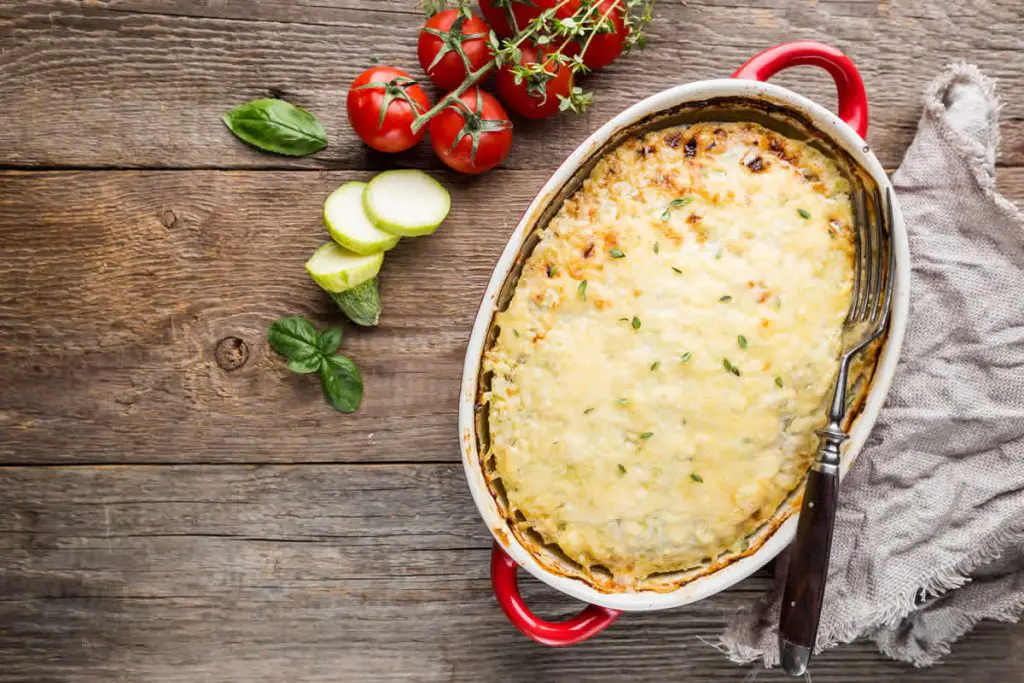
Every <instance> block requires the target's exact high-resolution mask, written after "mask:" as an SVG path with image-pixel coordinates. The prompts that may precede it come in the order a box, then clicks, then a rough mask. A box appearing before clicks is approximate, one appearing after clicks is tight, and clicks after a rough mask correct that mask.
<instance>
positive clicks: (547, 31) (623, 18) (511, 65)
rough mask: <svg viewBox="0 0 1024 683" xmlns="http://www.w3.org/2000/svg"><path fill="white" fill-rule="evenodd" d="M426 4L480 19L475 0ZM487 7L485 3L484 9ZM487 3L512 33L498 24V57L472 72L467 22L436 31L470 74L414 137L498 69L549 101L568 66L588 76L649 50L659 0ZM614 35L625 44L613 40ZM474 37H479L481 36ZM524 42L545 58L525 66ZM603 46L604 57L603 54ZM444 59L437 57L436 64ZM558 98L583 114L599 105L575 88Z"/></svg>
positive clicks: (493, 43)
mask: <svg viewBox="0 0 1024 683" xmlns="http://www.w3.org/2000/svg"><path fill="white" fill-rule="evenodd" d="M421 4H422V5H423V7H424V10H425V11H426V13H427V16H434V15H436V14H438V13H440V12H443V11H446V10H449V9H456V10H457V11H458V12H459V13H460V14H461V15H462V16H463V17H464V18H465V19H467V20H468V19H470V18H471V17H473V16H474V15H473V13H472V11H471V9H470V2H469V0H424V1H423V2H421ZM484 4H485V3H483V2H482V3H481V5H482V6H483V5H484ZM486 5H487V8H488V9H489V10H491V13H493V11H495V10H503V11H504V16H505V19H506V20H507V27H506V28H508V29H509V30H510V32H511V35H510V36H508V37H499V36H498V34H497V33H496V32H495V29H496V27H495V26H494V23H495V22H494V21H493V20H492V22H491V23H492V25H491V29H492V30H490V31H489V32H488V35H487V40H488V43H489V46H490V48H491V51H492V55H493V57H492V58H491V59H490V60H489V61H487V62H486V63H484V64H483V65H482V66H479V67H478V68H472V64H471V62H470V59H469V57H467V55H466V53H465V51H464V49H463V46H462V40H461V39H460V36H461V30H460V27H461V24H462V21H461V19H460V20H459V21H458V23H457V24H455V25H453V27H452V30H450V31H448V32H447V33H440V32H430V33H431V34H432V35H436V36H437V37H439V38H440V39H441V40H443V41H444V48H443V49H444V51H445V54H448V53H450V52H455V53H456V54H458V56H459V58H460V59H461V60H462V63H463V64H464V65H465V67H466V76H465V78H464V79H463V81H462V82H461V83H460V84H459V85H458V86H457V87H456V88H454V89H453V90H452V91H451V92H449V93H448V94H447V95H445V96H444V97H442V98H441V100H440V101H439V102H438V103H437V104H435V105H434V106H433V107H431V108H430V109H429V110H427V111H426V112H422V113H419V114H418V115H417V116H416V118H415V120H414V121H413V123H412V131H413V132H414V133H416V132H418V131H419V130H421V129H422V128H423V126H425V125H426V124H427V123H428V122H429V121H430V120H431V119H432V118H434V117H435V116H437V115H438V114H439V113H440V112H442V111H444V110H445V109H446V108H448V107H459V106H460V105H459V104H456V103H457V102H460V98H461V96H462V95H463V94H465V93H466V92H467V91H468V90H469V89H470V88H472V87H473V86H475V85H477V84H478V83H480V82H481V81H482V80H483V79H484V78H485V77H486V76H487V75H488V74H489V73H490V72H491V71H493V70H496V69H499V68H506V69H508V70H509V71H511V73H512V75H513V76H514V78H515V80H516V83H517V84H518V83H521V82H525V83H526V84H527V92H529V93H530V95H531V96H533V97H536V98H538V99H539V100H543V99H544V98H545V97H546V93H547V91H546V85H547V83H548V82H549V81H551V79H552V78H554V77H555V76H556V74H557V73H558V71H559V70H560V67H561V66H565V67H568V68H569V69H570V70H571V71H572V74H573V75H583V74H586V73H587V72H589V71H591V70H592V69H593V68H600V67H601V66H605V65H606V64H608V63H610V62H611V61H612V60H613V59H615V58H616V57H617V56H618V54H619V53H620V52H622V53H625V52H628V51H629V50H631V49H633V48H643V47H644V44H645V40H644V34H643V29H644V27H645V26H646V25H647V24H648V23H649V22H650V21H651V17H652V11H653V6H654V0H557V1H553V0H548V1H544V0H531V1H529V2H522V1H520V0H486ZM525 10H529V11H528V12H526V11H525ZM486 14H488V12H485V15H486ZM517 15H519V16H517ZM524 16H530V17H531V18H529V21H527V22H526V23H525V25H523V26H520V22H519V18H521V17H524ZM503 32H504V30H503ZM609 36H614V37H615V38H616V39H618V38H621V40H611V41H609V40H608V37H609ZM473 37H474V38H478V36H476V35H473ZM602 37H604V38H602ZM524 44H527V45H530V46H532V47H534V48H535V49H536V51H537V54H538V55H539V60H538V61H537V62H530V61H525V63H524V60H523V46H524ZM598 46H600V47H601V48H602V50H603V51H604V52H603V54H600V55H599V54H597V51H596V48H597V47H598ZM439 58H440V57H438V58H435V63H436V61H437V60H438V59H439ZM595 65H599V66H595ZM558 98H559V109H560V110H562V111H573V112H576V113H579V112H582V111H583V110H584V109H586V107H587V106H589V105H590V103H591V102H593V98H594V95H593V93H592V92H590V91H587V90H584V89H583V88H581V87H579V86H576V85H573V86H572V87H571V88H570V89H569V92H568V94H567V95H562V94H559V95H558Z"/></svg>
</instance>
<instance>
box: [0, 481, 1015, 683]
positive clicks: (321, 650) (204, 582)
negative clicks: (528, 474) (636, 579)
mask: <svg viewBox="0 0 1024 683" xmlns="http://www.w3.org/2000/svg"><path fill="white" fill-rule="evenodd" d="M0 475H2V476H0V500H3V501H4V506H3V508H2V511H0V633H2V635H3V637H2V638H0V680H2V681H22V680H24V681H28V680H31V681H34V682H41V681H66V680H76V681H101V680H102V681H131V682H133V683H135V682H137V681H161V682H164V681H166V682H179V681H180V682H182V683H194V682H196V681H204V682H205V681H237V680H261V681H262V680H266V681H280V680H290V681H299V680H301V681H338V680H341V681H353V682H355V681H359V682H362V681H393V680H415V681H444V680H447V681H492V680H512V681H535V680H544V681H548V680H561V681H587V682H597V683H600V682H602V681H614V680H625V678H624V675H625V674H626V673H628V680H636V681H664V680H667V679H668V678H671V679H672V680H675V679H676V678H678V679H684V680H685V679H692V680H700V681H710V680H722V681H725V680H729V681H735V680H738V679H739V678H741V677H742V676H743V675H744V674H747V675H750V676H755V677H756V680H783V678H782V676H781V675H780V674H778V673H772V674H768V673H765V672H755V671H753V670H751V671H748V672H743V671H741V670H738V669H736V668H735V667H733V666H732V665H731V664H729V663H727V662H726V661H725V659H724V658H723V657H722V656H721V655H719V654H718V653H716V652H715V651H714V650H713V649H712V648H711V647H710V646H709V645H707V644H706V642H704V641H702V640H701V639H705V640H710V639H713V638H714V637H715V636H716V635H717V633H718V632H719V631H720V630H721V628H722V626H723V624H724V623H725V620H726V619H727V618H728V616H729V615H730V614H731V613H732V612H733V611H735V610H736V609H738V608H740V607H742V606H743V605H745V604H748V603H749V601H751V600H753V599H754V598H755V597H756V596H757V595H758V594H760V593H761V592H762V591H763V590H765V589H766V588H767V586H768V584H769V581H770V579H769V578H768V577H767V575H766V573H764V572H762V573H761V574H759V575H758V576H757V577H755V578H753V579H750V580H748V581H746V582H744V583H742V584H740V585H739V586H737V587H736V588H734V589H732V590H730V591H728V592H726V593H724V594H721V595H719V596H716V597H714V598H712V599H709V600H706V601H702V602H700V603H697V604H695V605H692V606H689V607H686V608H682V609H678V610H672V611H667V612H661V613H650V614H636V615H627V616H626V617H624V618H623V619H622V621H620V623H618V624H616V625H615V627H613V628H612V629H611V630H609V631H608V632H607V633H606V634H603V635H602V636H600V637H599V638H598V639H596V640H594V641H592V642H590V643H587V644H584V645H582V646H578V647H574V648H570V649H567V650H562V651H555V650H548V649H543V648H540V647H538V646H535V645H533V644H531V643H529V642H528V641H526V640H525V639H524V638H522V637H521V636H519V635H518V634H517V633H516V632H515V631H514V630H513V629H512V627H511V626H510V625H509V624H508V623H507V621H506V620H505V618H504V616H503V615H502V614H501V612H500V610H499V609H498V607H497V605H495V604H494V601H493V598H492V597H491V593H490V586H489V581H488V577H487V553H488V550H487V547H488V535H487V532H486V530H485V529H484V527H483V525H482V524H481V523H480V522H479V520H478V519H477V517H476V513H475V508H474V507H473V505H472V502H471V500H470V498H469V495H468V491H467V490H466V485H465V482H464V480H463V478H462V473H461V470H460V468H459V467H458V466H456V465H420V466H380V467H366V466H303V467H275V466H270V467H240V466H224V467H211V466H198V467H195V466H193V467H144V466H128V467H60V468H39V467H31V468H20V467H8V468H4V469H2V470H0ZM524 584H525V585H526V592H527V594H528V596H529V598H530V600H531V601H532V604H535V605H536V606H537V608H538V611H539V612H541V613H543V614H547V615H551V616H556V615H561V614H567V613H568V612H569V611H570V610H571V609H573V603H572V601H570V600H568V599H564V598H562V597H560V596H559V595H557V594H556V593H554V592H553V591H552V590H550V589H548V588H546V587H544V586H541V585H539V584H538V583H537V582H535V581H532V580H526V581H524ZM1022 645H1024V631H1022V630H1021V627H1020V626H1009V625H1002V624H984V625H982V626H981V627H980V628H979V629H978V630H977V631H976V632H975V633H973V634H972V635H971V636H970V637H969V638H967V639H966V640H964V641H963V642H961V643H959V644H958V645H957V647H956V648H955V651H954V654H953V655H951V656H950V657H949V659H948V660H947V662H946V663H945V664H943V665H942V666H940V667H937V668H935V669H931V670H927V671H915V670H913V669H911V668H909V667H906V666H903V665H898V664H895V663H891V662H887V661H884V660H882V659H881V658H880V657H879V656H878V655H876V654H874V652H873V650H872V647H871V646H870V644H868V643H858V644H855V645H852V646H849V647H845V648H841V649H839V650H837V651H833V652H831V653H829V654H827V655H825V656H823V657H821V658H819V659H817V660H816V661H815V665H814V671H813V675H814V680H816V681H864V682H867V681H877V680H892V679H896V678H898V679H899V680H901V681H926V680H927V681H1008V680H1016V678H1015V677H1016V676H1017V675H1018V674H1019V671H1020V666H1021V662H1020V651H1021V646H1022Z"/></svg>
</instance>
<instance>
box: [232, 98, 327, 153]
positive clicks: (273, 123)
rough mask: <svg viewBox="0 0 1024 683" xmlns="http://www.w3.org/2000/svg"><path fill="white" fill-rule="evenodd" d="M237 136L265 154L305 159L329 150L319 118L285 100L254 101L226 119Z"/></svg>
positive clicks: (240, 107)
mask: <svg viewBox="0 0 1024 683" xmlns="http://www.w3.org/2000/svg"><path fill="white" fill-rule="evenodd" d="M222 118H223V120H224V125H226V126H227V127H228V129H229V130H230V131H231V132H232V133H234V134H235V135H236V136H238V137H239V138H241V139H242V140H244V141H245V142H248V143H249V144H250V145H252V146H254V147H258V148H259V149H262V150H263V151H264V152H273V153H274V154H283V155H285V156H290V157H302V156H306V155H307V154H312V153H313V152H319V151H320V150H321V149H323V148H324V147H326V146H327V133H326V131H324V127H323V126H321V125H320V122H319V121H317V120H316V117H315V116H313V115H312V114H310V113H309V112H308V111H306V110H305V109H301V108H299V107H296V106H295V105H294V104H292V103H290V102H285V101H284V100H270V99H267V100H253V101H252V102H246V103H245V104H243V105H240V106H238V107H235V108H234V109H232V110H231V111H229V112H228V113H227V114H224V116H223V117H222Z"/></svg>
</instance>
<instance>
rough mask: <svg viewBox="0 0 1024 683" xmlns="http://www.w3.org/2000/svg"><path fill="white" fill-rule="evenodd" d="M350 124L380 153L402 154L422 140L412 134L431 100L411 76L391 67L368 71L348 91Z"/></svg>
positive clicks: (421, 135)
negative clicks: (413, 127)
mask: <svg viewBox="0 0 1024 683" xmlns="http://www.w3.org/2000/svg"><path fill="white" fill-rule="evenodd" d="M347 108H348V121H349V123H350V124H352V128H353V129H354V130H355V131H356V135H358V136H359V137H360V138H362V140H363V142H365V143H366V144H368V145H369V146H370V147H373V148H374V149H376V150H379V151H381V152H401V151H404V150H407V149H409V148H410V147H412V146H413V145H415V144H416V143H417V142H419V141H420V140H422V139H423V133H424V131H423V130H420V131H419V132H418V133H413V132H412V128H411V126H412V122H413V119H415V118H416V115H417V114H422V113H423V112H425V111H427V110H428V109H430V98H429V97H427V93H425V92H423V88H421V87H420V86H419V85H417V84H416V81H414V80H413V79H412V78H410V77H409V74H407V73H405V72H404V71H402V70H401V69H395V68H392V67H390V66H375V67H371V68H369V69H367V70H366V71H364V72H363V73H361V74H359V75H358V76H357V77H356V80H354V81H352V86H351V87H350V88H349V89H348V101H347Z"/></svg>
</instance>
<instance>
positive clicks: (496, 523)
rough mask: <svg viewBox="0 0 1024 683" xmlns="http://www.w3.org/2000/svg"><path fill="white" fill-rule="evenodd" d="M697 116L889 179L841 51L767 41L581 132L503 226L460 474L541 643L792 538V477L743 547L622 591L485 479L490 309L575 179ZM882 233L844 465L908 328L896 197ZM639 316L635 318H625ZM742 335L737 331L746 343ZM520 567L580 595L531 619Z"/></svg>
mask: <svg viewBox="0 0 1024 683" xmlns="http://www.w3.org/2000/svg"><path fill="white" fill-rule="evenodd" d="M794 65H815V66H820V67H822V68H824V69H826V70H827V71H828V72H829V73H830V74H831V75H832V76H833V78H834V80H835V82H836V85H837V89H838V91H839V115H838V116H836V115H835V114H832V113H831V112H829V111H828V110H826V109H824V108H823V107H821V106H820V105H817V104H815V103H813V102H811V101H809V100H807V99H806V98H804V97H801V96H800V95H797V94H795V93H793V92H791V91H789V90H787V89H785V88H781V87H779V86H775V85H771V84H769V83H765V82H763V79H766V78H768V77H770V76H771V75H773V74H775V73H777V72H778V71H780V70H782V69H784V68H786V67H789V66H794ZM703 122H715V123H719V122H752V123H757V124H759V125H760V126H763V127H764V128H767V129H769V130H772V131H776V132H779V133H780V134H781V135H782V136H785V137H788V138H790V139H793V140H801V141H805V142H806V143H807V145H808V146H810V147H813V148H815V149H817V150H819V151H821V152H823V153H824V154H825V155H826V156H828V157H829V158H830V159H834V160H835V162H836V164H837V166H839V167H841V168H842V169H844V174H845V175H846V177H847V178H848V179H849V181H850V182H851V183H858V184H861V185H862V186H864V187H873V188H877V189H878V190H880V191H881V192H884V191H885V190H886V189H887V188H890V185H889V181H888V178H887V176H886V174H885V171H884V170H883V168H882V166H881V165H880V164H879V162H878V160H877V159H876V158H875V156H874V154H873V153H872V152H871V150H870V148H869V147H868V146H867V144H866V143H865V142H864V139H863V137H864V135H865V134H866V130H867V101H866V97H865V93H864V86H863V83H862V81H861V79H860V76H859V74H858V73H857V71H856V69H855V68H854V66H853V64H852V63H851V62H850V60H849V59H848V58H847V57H845V55H843V54H842V53H841V52H839V51H838V50H836V49H834V48H831V47H829V46H827V45H823V44H821V43H815V42H810V41H804V42H798V43H788V44H785V45H780V46H777V47H775V48H771V49H769V50H766V51H765V52H763V53H761V54H759V55H757V56H756V57H754V58H753V59H751V60H750V61H749V62H748V63H747V64H745V65H744V66H743V67H741V68H740V69H739V70H738V71H737V72H736V73H735V74H734V75H733V78H731V79H721V80H711V81H699V82H695V83H690V84H686V85H680V86H676V87H674V88H670V89H668V90H665V91H663V92H661V93H658V94H656V95H653V96H651V97H649V98H647V99H645V100H643V101H641V102H639V103H637V104H635V105H633V106H631V107H630V108H628V109H626V110H625V111H623V112H622V113H620V114H619V115H618V116H616V117H614V118H613V119H612V120H611V121H609V122H608V123H607V124H605V125H604V126H602V127H601V128H600V129H599V130H598V131H596V132H595V133H594V134H593V135H591V136H590V137H589V138H588V139H587V140H586V141H585V142H584V143H583V144H582V145H580V147H578V148H577V149H576V150H575V151H574V152H573V153H572V154H571V155H570V156H569V157H568V158H567V159H566V160H565V162H563V164H562V165H561V166H560V167H559V168H558V170H557V171H555V173H554V175H553V176H552V177H551V179H550V180H549V181H548V182H547V183H546V184H545V186H544V188H543V189H542V190H541V192H540V193H539V194H538V196H537V197H536V199H534V201H533V202H532V204H531V205H530V207H529V208H528V209H527V211H526V213H525V214H524V216H523V218H522V220H521V221H520V222H519V224H518V226H517V228H516V230H515V232H514V233H513V234H512V236H511V238H510V240H509V242H508V245H507V246H506V248H505V250H504V252H503V253H502V255H501V258H500V259H499V261H498V264H497V266H496V267H495V269H494V273H493V275H492V277H491V280H490V283H489V285H488V287H487V290H486V292H485V294H484V298H483V302H482V303H481V306H480V310H479V312H478V314H477V317H476V321H475V324H474V328H473V333H472V336H471V338H470V342H469V345H468V349H467V353H466V362H465V368H464V372H463V380H462V392H461V397H460V409H459V425H460V435H461V443H462V451H463V465H464V468H465V472H466V478H467V481H468V482H469V485H470V490H471V492H472V495H473V498H474V501H475V502H476V505H477V507H478V508H479V510H480V513H481V516H482V517H483V518H484V521H485V522H486V523H487V525H488V527H489V528H490V529H491V531H492V533H493V535H494V537H495V545H494V550H493V554H492V563H491V574H492V583H493V586H494V590H495V595H496V597H497V598H498V601H499V603H500V604H501V606H502V608H503V609H504V611H505V613H506V614H507V615H508V617H509V618H510V620H512V622H513V623H514V624H515V625H516V627H517V628H519V629H520V630H521V631H522V632H523V633H524V634H526V635H527V636H529V637H531V638H533V639H534V640H536V641H538V642H541V643H544V644H547V645H569V644H573V643H576V642H580V641H581V640H584V639H586V638H588V637H591V636H592V635H594V634H596V633H598V632H599V631H601V630H602V629H604V628H605V627H607V626H608V625H610V624H611V623H612V622H613V621H614V620H615V618H616V617H618V615H619V613H620V611H623V610H633V611H640V610H655V609H665V608H669V607H676V606H680V605H684V604H687V603H690V602H694V601H696V600H700V599H702V598H705V597H708V596H710V595H713V594H715V593H717V592H719V591H721V590H724V589H725V588H728V587H729V586H732V585H733V584H735V583H736V582H738V581H740V580H741V579H743V578H745V577H747V576H749V575H750V574H751V573H753V572H754V571H756V570H757V569H758V568H760V567H762V566H763V565H764V564H766V563H767V562H769V561H770V560H771V559H772V558H774V557H775V556H776V555H777V554H778V553H779V552H780V551H781V550H782V549H783V548H784V547H786V545H788V544H789V543H790V542H791V541H792V539H793V536H794V532H795V528H796V519H795V515H794V514H793V513H794V512H796V511H798V510H799V503H800V493H801V490H802V485H800V486H797V488H796V489H795V490H794V491H793V492H792V493H791V494H790V495H789V496H788V497H787V498H786V500H784V501H783V503H782V504H781V505H779V506H778V508H777V509H776V510H775V512H774V514H773V515H772V516H771V517H770V518H769V519H766V520H764V521H763V523H761V524H760V526H759V527H758V528H757V529H756V530H755V531H754V532H753V533H751V534H750V535H749V536H747V537H746V540H745V542H744V547H743V550H742V551H736V552H729V553H723V554H721V555H720V556H718V557H713V558H707V559H706V560H705V561H704V562H703V563H702V564H701V565H700V566H699V567H695V568H687V569H686V570H685V571H680V572H675V573H671V574H670V575H668V576H666V577H662V578H661V579H659V582H657V583H656V584H651V585H645V586H644V587H642V588H636V587H634V588H631V589H628V590H623V589H621V588H616V586H614V585H612V584H610V583H608V582H604V583H602V582H598V581H593V580H588V579H587V577H586V575H585V574H583V573H581V572H580V571H579V568H578V567H574V564H573V561H572V560H570V559H569V558H568V557H566V556H565V555H564V554H563V553H560V552H558V549H557V548H551V547H549V546H546V545H545V544H544V543H543V539H531V538H529V537H528V534H525V533H524V532H523V530H522V529H521V528H519V527H518V526H517V523H516V522H517V520H516V519H515V518H514V516H513V514H512V512H511V510H510V507H509V505H508V501H507V499H505V494H504V491H503V490H502V489H501V487H500V486H497V485H495V482H494V477H493V476H490V475H492V474H493V473H492V472H489V471H488V467H489V465H488V463H487V462H486V454H487V453H488V451H489V446H488V444H489V432H488V424H487V419H488V418H487V410H486V409H485V406H484V405H483V404H482V401H483V397H484V395H485V392H487V391H488V389H489V387H490V381H491V377H490V373H487V372H486V371H485V370H484V369H483V363H482V359H483V356H484V354H485V353H486V352H487V351H488V350H489V349H491V348H492V347H493V346H494V345H495V340H496V336H497V331H496V325H495V315H496V313H497V312H498V311H501V310H503V309H504V308H505V307H507V306H508V305H509V302H510V299H511V298H512V296H513V293H514V290H515V287H516V284H517V282H518V280H519V278H520V275H521V272H522V269H523V264H524V262H525V261H526V260H527V259H528V258H529V256H530V254H531V253H532V252H533V250H534V248H535V247H536V246H537V244H538V242H539V240H540V237H539V233H540V231H541V230H542V229H543V228H544V227H545V226H546V225H547V224H548V222H549V221H550V220H551V219H552V218H553V217H554V216H555V214H556V213H557V212H558V210H559V209H560V208H561V207H562V205H563V203H564V202H565V200H566V199H567V198H568V197H570V196H571V195H573V193H575V192H576V191H577V190H578V189H579V188H580V187H581V185H582V183H583V181H584V179H586V178H587V177H588V176H589V175H590V173H591V171H592V170H593V169H594V167H595V165H597V164H598V162H599V161H600V160H601V159H602V158H604V157H605V156H606V155H608V154H609V153H610V152H612V151H613V150H615V149H616V148H618V147H619V146H620V145H621V144H622V143H623V142H625V141H627V140H630V139H633V138H637V137H639V136H641V135H643V134H645V133H649V132H651V131H655V130H660V129H663V128H668V127H672V126H680V125H682V126H687V125H694V124H700V123H703ZM890 239H891V244H890V245H889V248H892V249H894V250H895V255H896V281H895V291H894V296H893V304H892V314H891V323H890V328H889V330H888V333H887V335H886V336H885V337H884V339H883V340H882V343H881V345H880V348H878V347H876V348H875V349H874V353H873V354H871V355H870V356H869V358H870V362H868V363H865V364H863V366H862V369H861V373H860V380H859V382H860V383H859V385H855V391H854V393H855V394H856V395H858V396H859V397H860V400H859V401H858V403H859V404H858V405H855V406H854V407H853V409H852V410H851V411H850V415H851V416H852V417H851V418H850V419H851V421H852V424H851V425H850V434H851V438H850V440H849V441H848V442H847V445H846V448H845V451H844V458H843V473H845V471H846V470H847V469H848V468H849V466H850V464H851V463H852V462H853V461H854V459H855V458H856V456H857V453H858V452H859V450H860V449H861V447H862V446H863V444H864V441H865V439H866V437H867V435H868V433H869V431H870V429H871V427H872V425H873V424H874V421H875V419H876V418H877V416H878V412H879V410H880V409H881V406H882V403H883V401H884V398H885V394H886V392H887V391H888V387H889V384H890V383H891V381H892V376H893V373H894V371H895V367H896V360H897V356H898V353H899V348H900V345H901V343H902V338H903V332H904V329H905V326H906V318H907V310H908V285H909V282H908V281H909V251H908V246H907V237H906V234H905V230H904V226H903V221H902V216H901V214H900V211H899V207H898V205H897V206H895V207H894V223H893V225H892V226H891V237H890ZM637 322H638V321H637V320H636V319H634V326H636V323H637ZM745 342H746V339H743V343H744V345H745ZM727 369H728V368H727ZM737 374H738V373H737ZM858 389H859V391H858ZM822 418H824V413H823V412H822ZM641 436H643V435H641ZM490 466H491V467H493V464H491V465H490ZM519 566H521V567H523V568H525V569H526V570H527V571H529V572H530V573H531V574H533V575H534V576H535V577H537V578H538V579H540V580H541V581H544V582H545V583H547V584H549V585H551V586H552V587H554V588H556V589H558V590H561V591H563V592H565V593H567V594H569V595H571V596H573V597H575V598H578V599H580V600H582V601H584V602H586V603H589V605H588V606H587V607H586V608H585V609H584V610H583V611H582V612H581V613H580V614H578V615H576V616H575V617H573V618H571V619H569V620H567V621H564V622H547V621H544V620H541V619H539V618H537V617H535V616H534V615H533V614H532V613H531V612H530V611H529V609H528V608H527V607H526V606H525V604H524V603H523V601H522V599H521V597H520V596H519V592H518V589H517V585H516V571H517V568H518V567H519Z"/></svg>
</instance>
